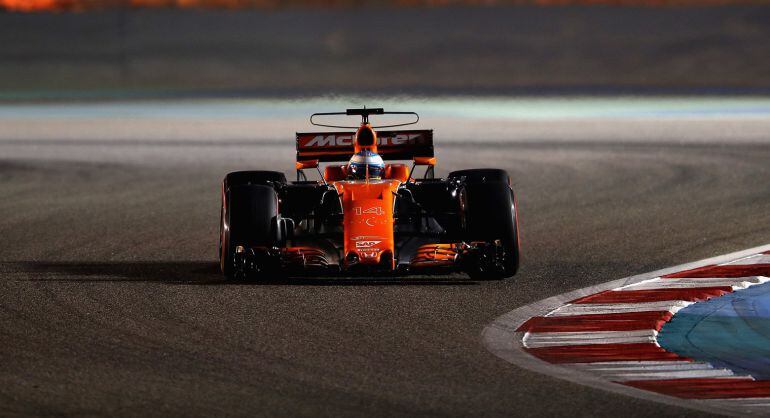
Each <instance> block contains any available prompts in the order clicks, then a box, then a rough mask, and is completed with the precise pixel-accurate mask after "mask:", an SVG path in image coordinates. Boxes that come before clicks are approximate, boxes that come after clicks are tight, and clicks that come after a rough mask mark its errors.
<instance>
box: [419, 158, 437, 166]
mask: <svg viewBox="0 0 770 418" xmlns="http://www.w3.org/2000/svg"><path fill="white" fill-rule="evenodd" d="M414 165H436V157H414Z"/></svg>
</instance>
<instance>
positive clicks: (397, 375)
mask: <svg viewBox="0 0 770 418" xmlns="http://www.w3.org/2000/svg"><path fill="white" fill-rule="evenodd" d="M105 106H107V107H108V106H109V105H105ZM319 110H324V109H319ZM18 118H20V119H18ZM292 122H293V121H292ZM425 122H426V125H431V126H432V127H435V128H436V129H437V132H436V143H437V150H438V158H439V169H438V174H439V175H441V174H446V173H447V172H448V171H450V170H454V169H460V168H470V167H481V166H495V167H501V168H505V169H507V170H509V172H510V173H511V174H512V176H513V178H514V186H515V189H516V191H517V193H518V197H519V203H520V217H521V238H522V245H523V259H522V268H521V271H520V273H519V274H518V275H517V276H516V277H515V278H514V279H512V280H507V281H502V282H473V281H470V280H468V279H465V278H464V277H462V276H451V277H443V278H414V279H395V280H382V279H366V278H363V279H361V278H357V279H333V280H332V279H323V278H310V279H302V280H294V281H286V282H271V283H248V284H231V283H226V282H224V281H223V280H222V279H221V277H220V275H219V273H218V270H217V265H216V243H217V235H218V215H219V181H220V180H221V178H222V177H223V175H224V174H225V173H226V172H227V171H231V170H235V169H245V168H264V169H276V170H286V169H287V168H289V167H291V164H292V162H293V161H292V158H293V148H292V147H293V141H292V132H293V131H294V130H305V129H306V128H307V126H304V125H303V126H292V125H284V124H283V123H277V125H276V126H274V127H272V128H270V129H273V130H274V131H275V132H279V131H281V130H285V131H286V133H285V134H284V135H281V136H278V135H277V134H275V135H274V133H273V131H272V130H269V132H270V133H269V134H265V133H264V132H262V133H255V134H254V137H255V138H260V139H254V140H249V139H248V138H249V135H250V132H256V131H250V129H251V128H253V127H254V126H257V127H258V126H259V125H260V123H263V124H264V125H269V124H268V123H267V122H264V121H263V122H260V121H256V122H254V124H255V125H254V126H252V125H249V124H248V123H246V124H245V125H242V126H241V125H239V123H241V122H239V121H236V120H229V119H227V118H224V119H223V118H218V117H215V116H212V117H209V118H208V119H207V118H205V117H200V118H195V119H194V120H193V119H184V118H174V117H161V118H159V119H154V120H150V119H148V118H145V119H142V118H141V117H133V116H132V117H115V119H109V118H96V119H95V120H91V119H89V118H88V117H83V118H81V119H78V118H74V119H72V118H70V119H67V118H66V117H63V118H58V117H50V118H29V119H24V117H23V115H22V116H18V117H17V116H13V115H10V116H9V114H8V112H6V115H5V116H4V119H2V122H0V124H1V125H0V126H3V128H4V129H2V131H3V132H2V133H0V196H3V198H2V199H0V236H1V237H2V238H3V244H2V246H0V261H1V263H0V336H1V337H0V338H2V344H0V359H2V367H0V415H15V414H22V415H27V414H29V415H31V414H34V415H54V414H55V415H93V414H100V415H107V414H109V415H149V416H158V415H167V414H174V415H214V414H216V415H334V416H362V415H417V414H419V415H462V416H467V415H490V416H511V415H518V414H521V415H567V414H569V415H576V416H580V415H583V416H596V415H604V416H607V415H613V416H618V415H623V416H652V415H666V416H668V415H681V416H696V414H697V415H698V416H702V415H703V414H702V413H700V412H697V411H691V410H687V409H683V408H682V409H677V408H674V407H671V406H668V405H662V404H658V403H654V402H648V401H643V400H639V399H635V398H630V397H625V396H621V395H616V394H611V393H607V392H603V391H600V390H596V389H591V388H587V387H584V386H580V385H576V384H573V383H569V382H565V381H561V380H556V379H553V378H550V377H547V376H544V375H540V374H537V373H534V372H530V371H527V370H523V369H520V368H518V367H516V366H513V365H511V364H508V363H506V362H504V361H502V360H500V359H499V358H497V357H495V356H494V355H493V354H491V353H489V352H488V351H487V350H486V349H485V348H484V346H483V345H482V342H481V331H482V329H483V328H484V327H485V326H486V325H487V324H488V323H489V322H491V321H492V320H494V319H495V318H496V317H498V316H499V315H501V314H503V313H505V312H508V311H510V310H511V309H514V308H516V307H519V306H522V305H526V304H528V303H532V302H534V301H538V300H541V299H544V298H547V297H549V296H553V295H555V294H559V293H564V292H567V291H570V290H574V289H578V288H582V287H586V286H590V285H594V284H598V283H603V282H607V281H610V280H613V279H616V278H618V277H626V276H630V275H633V274H637V273H641V272H646V271H651V270H655V269H659V268H663V267H667V266H671V265H675V264H681V263H684V262H688V261H692V260H698V259H701V258H706V257H709V256H713V255H718V254H722V253H726V252H731V251H736V250H740V249H743V248H748V247H753V246H757V245H760V244H765V243H767V242H768V237H769V236H770V187H768V184H770V134H768V132H770V130H768V129H767V127H768V125H770V120H769V119H768V118H767V117H766V116H756V115H754V116H750V117H742V116H738V117H735V116H729V115H728V116H723V117H718V118H716V119H714V118H705V119H699V118H692V117H684V118H677V117H674V118H668V119H667V120H665V121H659V120H658V119H657V118H656V117H646V118H641V119H638V118H620V119H612V120H603V119H601V118H577V119H553V120H550V119H549V120H536V121H523V120H519V121H513V122H510V121H509V122H510V123H511V124H513V125H518V126H522V127H523V128H522V129H521V130H519V131H509V130H503V131H502V133H501V131H500V130H494V129H493V128H491V127H490V124H489V123H490V121H484V120H481V121H479V120H474V121H464V120H460V121H458V120H453V118H451V117H444V118H441V117H438V116H436V117H435V118H434V123H430V121H425ZM244 123H245V122H244ZM204 125H205V126H204ZM232 126H236V127H239V126H240V128H238V129H241V130H240V131H237V129H236V128H233V127H232ZM468 126H470V127H472V128H473V127H477V128H473V129H476V130H475V134H474V135H475V136H469V137H468V140H467V141H466V140H463V139H461V138H459V135H454V134H452V133H451V132H462V129H463V127H464V129H471V128H468ZM485 126H486V128H484V127H485ZM496 126H497V125H496ZM153 127H156V128H157V129H154V128H153ZM217 127H219V128H220V129H221V132H222V134H221V135H217V134H216V132H217V129H216V128H217ZM497 127H499V126H497ZM704 127H705V128H704ZM247 128H248V129H247ZM453 128H457V130H453ZM158 129H161V132H160V133H158ZM207 129H208V130H207ZM483 129H488V131H484V130H483ZM234 130H236V131H237V132H235V131H234ZM201 132H203V133H201ZM441 132H446V133H447V134H446V138H449V139H447V140H446V141H445V142H444V143H442V139H441V138H442V136H441V134H440V133H441ZM704 132H705V134H704ZM208 133H211V135H209V134H208ZM487 133H488V135H487ZM81 134H82V135H81ZM453 135H454V136H453ZM209 136H210V137H209ZM262 136H265V138H262ZM186 138H192V139H186ZM452 138H454V139H452ZM287 171H288V170H287Z"/></svg>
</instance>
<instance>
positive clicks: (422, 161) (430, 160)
mask: <svg viewBox="0 0 770 418" xmlns="http://www.w3.org/2000/svg"><path fill="white" fill-rule="evenodd" d="M418 165H427V166H428V168H427V169H426V170H425V176H424V177H423V178H433V173H434V172H433V168H434V167H435V166H436V157H414V164H413V165H412V169H411V170H409V177H408V178H410V179H411V178H412V174H414V169H415V167H417V166H418Z"/></svg>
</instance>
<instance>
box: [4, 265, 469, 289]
mask: <svg viewBox="0 0 770 418" xmlns="http://www.w3.org/2000/svg"><path fill="white" fill-rule="evenodd" d="M1 265H2V268H0V273H17V274H20V276H22V277H19V280H28V281H41V282H75V283H87V282H126V283H131V282H144V283H164V284H170V285H198V286H233V285H234V286H260V285H263V286H264V285H287V286H356V285H376V286H394V285H395V286H410V285H412V286H415V285H418V286H432V285H433V286H435V285H444V286H446V285H454V286H467V285H475V284H478V282H476V281H473V280H470V279H468V278H466V277H464V276H461V275H459V274H458V275H450V276H432V277H431V276H416V277H388V276H380V277H338V276H331V277H291V278H280V279H267V280H264V279H262V280H242V281H227V280H225V279H224V278H223V277H222V274H221V273H220V272H219V265H218V264H217V263H215V262H208V261H173V262H163V261H158V262H154V261H151V262H139V261H125V262H90V261H89V262H74V261H69V262H47V261H24V262H6V263H1Z"/></svg>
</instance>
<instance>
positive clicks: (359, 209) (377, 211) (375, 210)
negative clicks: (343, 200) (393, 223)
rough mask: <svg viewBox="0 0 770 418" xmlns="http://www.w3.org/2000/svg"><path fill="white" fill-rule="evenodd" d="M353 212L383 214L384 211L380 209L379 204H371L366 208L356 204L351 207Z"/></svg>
mask: <svg viewBox="0 0 770 418" xmlns="http://www.w3.org/2000/svg"><path fill="white" fill-rule="evenodd" d="M353 213H355V214H356V215H364V214H366V215H369V214H374V215H384V214H385V211H384V210H382V207H381V206H372V207H370V208H368V209H364V208H362V207H361V206H358V207H355V208H353Z"/></svg>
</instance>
